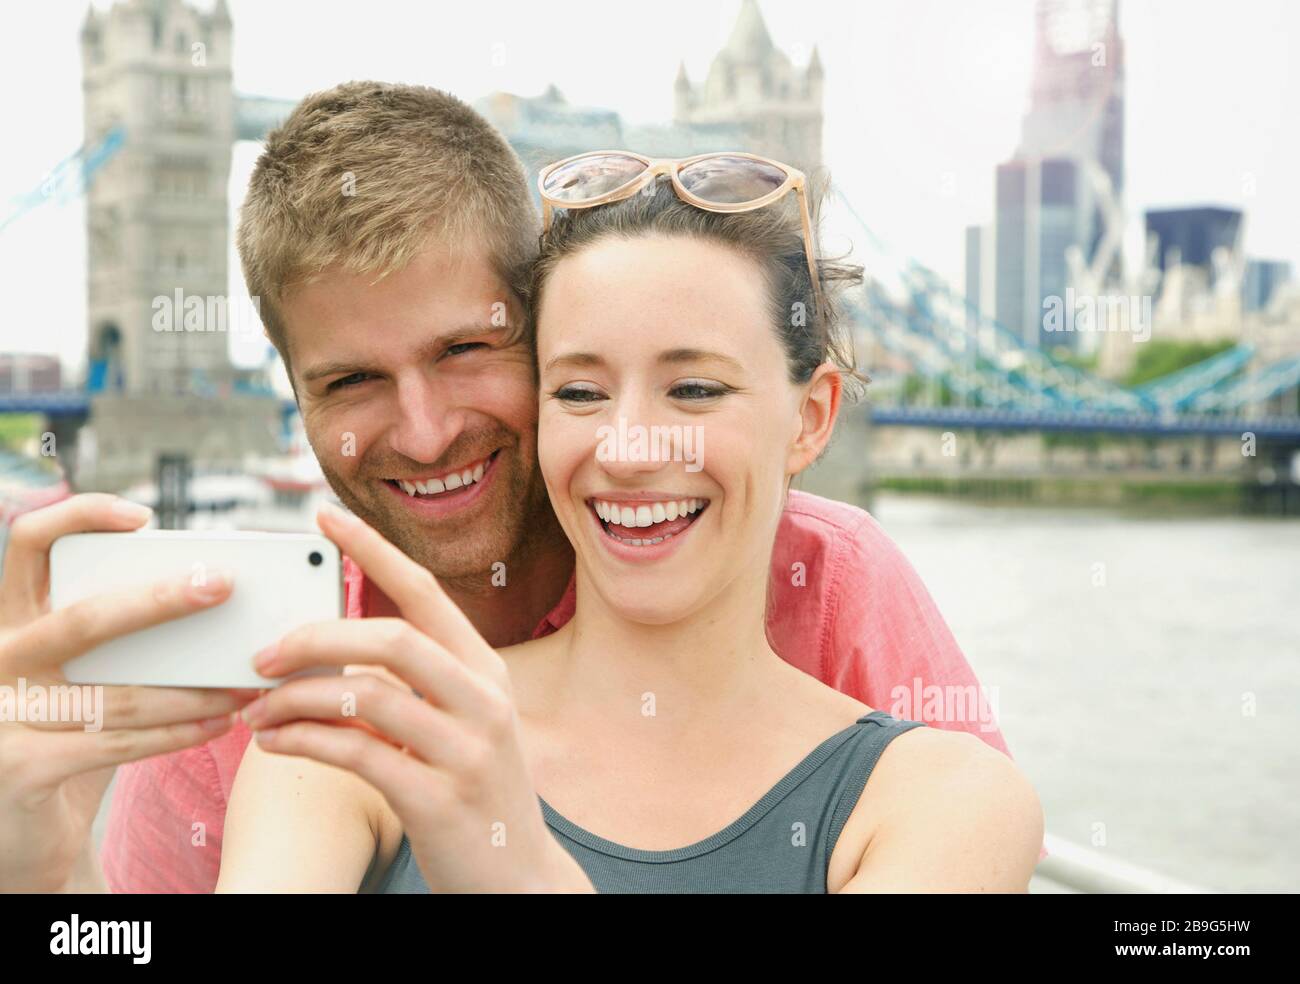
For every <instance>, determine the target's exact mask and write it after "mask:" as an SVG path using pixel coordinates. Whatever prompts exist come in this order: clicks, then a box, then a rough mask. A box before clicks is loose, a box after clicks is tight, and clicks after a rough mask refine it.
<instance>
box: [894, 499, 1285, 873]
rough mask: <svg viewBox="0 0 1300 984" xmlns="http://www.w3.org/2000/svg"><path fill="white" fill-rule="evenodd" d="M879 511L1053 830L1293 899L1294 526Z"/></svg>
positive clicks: (936, 505) (908, 502)
mask: <svg viewBox="0 0 1300 984" xmlns="http://www.w3.org/2000/svg"><path fill="white" fill-rule="evenodd" d="M872 512H873V514H874V515H875V516H876V518H877V519H878V520H879V521H880V523H881V525H882V526H884V527H885V529H886V530H887V531H888V532H889V534H890V535H891V536H892V537H893V538H894V540H895V541H896V542H897V543H898V544H899V545H900V546H901V547H902V549H903V552H904V553H905V554H906V555H907V557H908V558H909V559H910V560H911V562H912V564H913V566H915V567H916V569H917V571H918V572H919V573H920V575H921V577H922V579H923V580H924V581H925V583H926V585H927V586H928V587H929V589H930V592H931V594H932V595H933V596H934V598H935V600H936V602H937V603H938V605H939V609H940V611H941V612H943V614H944V616H945V617H946V619H947V620H948V624H949V625H950V627H951V628H952V630H953V633H954V635H955V636H956V637H957V641H958V643H959V644H960V645H961V647H962V649H963V651H964V652H965V654H966V657H967V659H968V660H969V661H970V663H971V666H972V667H973V668H974V670H975V673H976V675H977V676H978V677H979V679H980V682H981V684H983V685H984V686H985V687H987V688H991V689H992V688H995V689H994V691H993V692H994V695H995V697H996V705H995V706H996V708H997V712H998V718H999V723H1000V725H1001V727H1002V730H1003V734H1004V735H1005V737H1006V739H1007V743H1008V745H1009V746H1010V748H1011V752H1012V755H1013V756H1014V757H1015V759H1016V761H1017V762H1018V763H1019V764H1020V766H1021V767H1022V768H1023V769H1024V770H1025V772H1026V774H1027V775H1028V776H1029V777H1030V779H1031V780H1032V781H1033V783H1034V785H1035V787H1036V788H1037V790H1038V794H1039V796H1040V798H1041V800H1042V802H1043V808H1044V811H1045V813H1046V818H1047V829H1048V831H1049V832H1050V833H1053V834H1055V835H1057V836H1060V837H1065V838H1067V839H1069V840H1072V841H1076V842H1078V843H1079V844H1082V845H1085V846H1092V847H1094V848H1095V849H1096V850H1098V851H1104V852H1107V853H1108V854H1110V855H1111V856H1113V857H1117V858H1120V859H1123V860H1125V861H1130V862H1133V863H1136V864H1140V865H1142V866H1144V867H1147V868H1151V869H1153V870H1155V871H1158V872H1160V873H1162V874H1165V875H1169V876H1172V877H1175V878H1180V879H1182V880H1185V881H1188V882H1192V883H1194V884H1198V885H1202V886H1205V887H1207V888H1210V889H1217V890H1224V891H1246V892H1256V891H1297V890H1300V846H1297V843H1296V842H1297V838H1298V837H1300V521H1297V520H1295V519H1291V520H1277V519H1264V518H1260V519H1256V518H1248V517H1211V518H1205V517H1195V518H1191V517H1176V516H1159V515H1156V516H1135V515H1129V514H1124V513H1119V512H1105V511H1100V510H1097V511H1089V510H1074V509H1071V510H1068V511H1067V510H1051V509H1043V508H1024V507H1003V506H980V505H973V504H970V503H967V502H961V501H952V500H946V499H930V498H917V497H910V496H898V495H890V494H881V495H879V496H877V498H876V500H875V502H874V503H873V506H872Z"/></svg>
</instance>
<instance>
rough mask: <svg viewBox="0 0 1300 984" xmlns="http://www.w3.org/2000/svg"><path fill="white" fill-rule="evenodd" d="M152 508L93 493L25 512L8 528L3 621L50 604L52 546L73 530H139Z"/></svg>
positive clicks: (0, 607)
mask: <svg viewBox="0 0 1300 984" xmlns="http://www.w3.org/2000/svg"><path fill="white" fill-rule="evenodd" d="M150 515H152V510H150V509H149V508H148V507H147V506H141V505H138V504H136V503H134V502H130V501H129V500H127V499H121V498H118V497H117V496H115V495H106V494H103V493H98V492H89V493H86V494H84V495H74V496H72V498H70V499H65V500H64V501H62V502H58V503H55V504H54V505H52V506H46V507H45V508H44V509H37V510H34V511H33V512H29V513H24V514H23V515H21V516H19V517H18V518H17V519H15V520H14V521H13V523H12V524H11V525H10V527H9V537H8V540H7V543H6V547H5V559H4V574H3V576H2V577H0V622H3V624H6V625H16V624H20V623H22V622H25V621H27V620H28V619H31V618H34V617H35V616H36V615H37V614H39V612H40V611H41V610H42V606H43V605H44V604H45V596H46V591H47V588H48V585H49V575H50V547H51V546H52V545H53V544H54V541H55V540H57V539H58V538H59V537H61V536H66V535H67V534H69V533H90V532H95V531H104V532H118V531H126V530H134V529H138V528H139V527H141V526H143V525H144V524H145V523H147V522H148V521H149V517H150Z"/></svg>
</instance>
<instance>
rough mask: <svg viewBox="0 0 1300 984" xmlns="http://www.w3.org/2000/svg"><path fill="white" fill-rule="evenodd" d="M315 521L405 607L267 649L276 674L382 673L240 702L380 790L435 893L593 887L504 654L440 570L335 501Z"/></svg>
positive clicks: (262, 726)
mask: <svg viewBox="0 0 1300 984" xmlns="http://www.w3.org/2000/svg"><path fill="white" fill-rule="evenodd" d="M318 522H319V524H320V528H321V531H322V532H323V533H324V534H325V535H326V536H328V537H329V538H330V539H331V540H333V541H334V542H335V543H336V544H337V545H338V546H339V548H340V549H341V550H342V551H343V552H344V553H345V554H347V555H348V556H349V557H351V558H352V560H353V561H355V562H356V563H357V564H358V565H359V566H360V567H361V569H362V570H363V571H365V573H366V576H367V577H368V578H370V579H371V580H373V581H374V582H375V583H376V584H377V585H378V586H379V587H380V588H381V589H382V590H383V591H384V593H385V594H386V595H387V596H388V597H389V598H391V599H392V600H393V602H394V603H395V604H396V605H397V607H398V609H399V611H400V612H401V614H402V618H374V619H345V620H339V621H330V622H321V623H316V624H314V625H309V626H304V627H303V628H301V629H297V630H295V631H293V632H290V633H289V634H288V635H286V636H285V637H284V638H283V639H282V640H281V641H280V642H279V643H278V644H277V645H275V646H273V647H271V648H270V649H269V650H267V651H264V652H263V653H261V654H259V656H258V658H257V660H256V662H255V666H256V667H257V670H258V672H260V673H262V674H263V675H265V676H270V677H280V676H285V675H287V674H290V673H294V672H296V671H299V670H304V669H308V668H311V667H316V666H338V667H343V666H348V665H355V664H364V665H365V666H368V667H374V668H377V669H378V670H379V672H360V673H352V674H350V675H344V676H314V677H301V678H298V679H295V680H290V681H288V682H286V683H284V684H282V685H280V686H279V687H277V688H276V689H274V690H272V691H269V692H268V693H266V694H265V695H263V696H262V697H261V698H260V699H259V700H257V701H255V702H254V703H253V704H251V705H249V706H248V707H247V708H245V710H244V716H245V719H246V720H247V721H248V723H249V726H250V727H251V728H252V729H253V731H254V732H255V736H256V738H257V741H258V743H259V744H260V745H261V746H262V747H263V748H264V749H265V750H267V751H269V752H277V753H281V754H285V755H298V756H304V757H307V758H311V759H315V760H317V761H319V762H324V763H326V764H328V765H333V766H336V767H338V768H342V769H347V770H349V771H351V772H354V773H356V774H357V775H359V776H360V777H361V778H363V779H365V780H366V781H367V782H369V783H370V784H371V785H372V786H374V787H375V788H376V789H378V790H379V791H380V792H381V793H382V794H383V795H384V797H385V798H386V799H387V801H388V803H389V805H390V806H391V807H392V808H393V810H394V812H396V814H397V815H398V817H399V819H400V820H401V822H402V825H403V828H404V830H405V832H406V836H407V837H408V838H409V839H410V842H411V849H412V852H413V854H414V855H415V859H416V862H417V863H418V864H419V866H420V871H421V872H422V873H423V875H424V877H425V880H426V881H427V882H428V883H429V885H430V887H431V888H432V889H433V890H434V891H441V892H467V891H555V890H561V891H562V890H572V891H586V892H590V891H593V888H592V885H591V882H590V880H589V879H588V878H587V876H586V874H585V873H584V872H583V871H582V869H581V867H580V866H579V865H578V863H577V862H576V861H574V860H573V858H572V857H571V856H570V855H569V854H568V853H567V852H566V851H565V850H564V848H563V847H561V846H560V844H559V842H558V841H556V840H555V838H554V837H553V836H551V833H550V831H549V830H548V829H547V827H546V823H545V820H544V819H543V817H542V812H541V806H540V804H539V802H538V799H537V793H536V790H535V788H534V786H533V782H532V779H531V777H530V776H529V773H528V769H527V766H526V762H525V757H524V753H523V747H522V744H521V742H520V739H519V723H518V718H517V715H516V713H515V707H514V702H513V698H512V696H511V689H510V678H509V675H508V673H507V671H506V665H505V662H504V661H503V660H502V659H501V657H500V655H499V654H498V653H497V652H496V651H495V650H494V649H493V648H492V647H491V646H489V645H488V644H487V642H486V641H484V639H483V638H482V636H480V635H479V634H478V631H477V630H476V629H475V628H474V626H473V625H472V624H471V623H470V621H469V619H467V618H466V617H465V616H464V614H463V613H462V612H461V611H460V609H459V608H457V607H456V605H455V603H454V602H452V600H451V599H450V598H448V597H447V595H446V594H445V593H444V592H443V590H442V588H441V587H440V586H439V585H438V582H437V581H436V580H435V578H434V577H433V575H431V574H430V573H429V572H428V571H427V570H425V569H424V568H423V567H420V566H419V565H418V564H416V563H415V562H414V561H413V560H411V559H410V558H409V557H407V556H406V555H405V554H403V553H402V552H401V551H400V550H398V549H397V548H396V547H394V546H393V545H392V544H390V543H389V542H388V541H387V540H385V539H384V538H383V537H382V536H380V535H379V534H378V533H377V532H375V531H374V530H372V529H371V528H370V527H369V526H367V525H366V524H365V523H363V522H362V521H361V520H359V519H357V518H355V517H353V516H350V515H348V514H347V513H345V512H343V511H342V510H340V509H336V508H333V507H326V508H324V509H322V510H321V512H320V514H319V516H318Z"/></svg>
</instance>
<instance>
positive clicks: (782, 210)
mask: <svg viewBox="0 0 1300 984" xmlns="http://www.w3.org/2000/svg"><path fill="white" fill-rule="evenodd" d="M817 203H818V197H815V196H812V195H811V192H810V202H809V207H810V208H812V209H813V215H814V227H816V214H817V209H816V205H817ZM652 234H657V235H665V236H690V237H695V238H701V239H707V240H710V241H713V242H716V243H719V244H721V245H724V246H728V247H730V248H732V249H734V250H736V251H738V252H739V253H741V254H743V255H745V256H748V257H749V258H750V259H752V260H754V261H755V262H757V263H758V265H759V266H760V267H761V269H762V271H763V277H764V280H765V281H766V282H767V285H768V301H769V307H770V310H771V313H772V326H773V329H774V330H775V331H776V332H777V336H778V338H779V340H780V342H781V346H782V348H783V350H784V351H785V355H786V362H787V364H788V365H789V369H790V380H791V381H792V382H794V383H806V382H807V381H808V380H809V379H810V378H811V377H812V374H813V373H814V372H815V371H816V369H817V367H818V366H820V365H822V363H824V362H826V361H828V360H829V361H830V362H831V363H832V364H833V365H835V366H836V367H837V368H838V369H839V370H840V372H841V374H842V375H843V376H845V377H846V379H845V382H846V387H845V389H846V391H848V392H850V393H851V394H853V395H856V394H857V393H858V392H860V390H861V384H863V383H865V382H866V381H867V377H866V376H864V375H863V374H862V373H860V372H859V371H858V370H857V368H856V365H855V360H854V355H853V340H852V334H851V331H850V330H849V328H848V326H847V325H846V324H845V323H844V321H843V318H842V309H841V305H840V303H839V301H840V295H841V294H842V293H843V291H844V290H846V289H847V288H850V287H854V286H856V285H858V284H860V283H861V282H862V267H860V266H857V265H855V264H850V263H846V262H844V261H843V260H842V259H837V258H828V257H825V256H821V255H819V256H817V257H816V260H817V271H818V276H819V279H820V281H821V293H822V297H823V299H824V304H823V305H822V307H823V309H822V310H819V308H818V304H817V300H816V292H815V291H814V290H813V284H812V276H811V274H810V273H809V271H808V263H807V259H806V258H805V256H804V238H803V231H802V227H801V225H800V222H799V212H798V208H797V203H796V201H795V196H794V195H793V194H791V195H788V196H787V197H786V198H784V199H782V200H781V201H779V202H774V203H773V204H771V205H768V206H766V207H764V208H759V209H755V210H754V211H752V212H733V213H719V212H708V211H705V210H704V209H701V208H696V207H695V206H694V205H691V204H689V203H687V202H684V201H682V200H681V199H680V198H678V197H677V195H676V193H675V192H674V191H673V188H672V185H671V184H670V183H669V182H668V181H666V180H664V179H660V180H659V182H658V184H657V186H654V187H653V190H651V188H647V189H646V190H645V192H643V193H640V194H636V195H633V196H632V197H631V198H625V199H623V200H622V201H619V202H613V203H611V204H608V205H598V206H595V207H593V208H582V209H572V210H567V211H561V212H559V213H558V214H557V215H556V216H555V218H554V220H553V222H552V224H551V227H550V229H549V230H548V231H547V233H546V234H545V235H544V236H542V238H541V250H540V253H539V255H538V258H537V261H536V262H535V263H534V264H532V265H531V267H530V268H529V269H528V270H527V271H526V272H525V273H523V274H521V277H520V279H519V287H520V290H521V292H522V293H523V294H524V296H526V297H527V299H528V310H529V330H530V335H531V337H533V338H536V331H537V313H538V311H539V309H540V307H541V299H542V293H543V291H544V290H545V287H546V281H547V280H548V278H549V277H550V275H551V273H552V271H553V270H554V269H555V266H556V264H557V263H559V262H560V260H562V259H564V258H565V257H566V256H571V255H573V254H574V253H577V252H579V251H581V250H583V249H585V248H587V247H589V246H592V245H594V244H595V243H597V242H599V241H600V240H602V239H605V238H606V237H609V236H617V237H620V238H623V239H631V238H634V237H637V236H644V235H652Z"/></svg>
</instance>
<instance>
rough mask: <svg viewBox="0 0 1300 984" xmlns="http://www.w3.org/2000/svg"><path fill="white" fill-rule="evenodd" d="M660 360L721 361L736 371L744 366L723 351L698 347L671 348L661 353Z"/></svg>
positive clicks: (675, 361) (676, 361) (671, 361)
mask: <svg viewBox="0 0 1300 984" xmlns="http://www.w3.org/2000/svg"><path fill="white" fill-rule="evenodd" d="M659 361H660V362H670V363H678V362H721V363H722V364H723V365H726V366H729V367H731V368H732V369H735V370H736V371H738V372H739V371H741V370H742V369H743V368H744V367H743V366H742V365H741V364H740V362H739V361H737V360H736V359H733V358H732V357H731V356H729V355H723V354H722V353H721V352H711V351H709V350H708V349H697V348H677V349H669V350H668V351H667V352H661V353H660V354H659Z"/></svg>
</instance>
